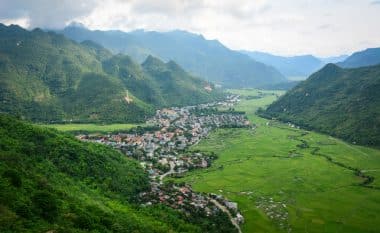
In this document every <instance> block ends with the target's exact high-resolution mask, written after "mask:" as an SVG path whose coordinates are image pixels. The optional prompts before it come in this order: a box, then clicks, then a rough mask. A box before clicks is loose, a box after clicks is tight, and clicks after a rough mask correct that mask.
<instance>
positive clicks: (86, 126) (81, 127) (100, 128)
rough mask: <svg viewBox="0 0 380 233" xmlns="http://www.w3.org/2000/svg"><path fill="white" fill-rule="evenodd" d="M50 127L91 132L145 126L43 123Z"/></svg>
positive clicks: (68, 130) (66, 130) (67, 130)
mask: <svg viewBox="0 0 380 233" xmlns="http://www.w3.org/2000/svg"><path fill="white" fill-rule="evenodd" d="M43 126H46V127H50V128H55V129H57V130H60V131H65V132H74V131H86V132H90V133H94V132H106V133H107V132H114V131H123V130H129V129H131V128H134V127H137V126H143V124H107V125H98V124H47V125H43Z"/></svg>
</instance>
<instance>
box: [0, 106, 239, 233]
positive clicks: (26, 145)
mask: <svg viewBox="0 0 380 233" xmlns="http://www.w3.org/2000/svg"><path fill="white" fill-rule="evenodd" d="M149 190H150V184H149V177H148V174H147V173H146V172H145V171H144V170H143V169H142V168H141V166H140V164H138V162H137V161H134V160H132V159H129V158H127V157H126V156H125V155H123V154H121V153H120V152H118V151H116V150H114V149H112V148H109V147H107V146H104V145H100V144H95V143H84V142H80V141H78V140H77V139H75V138H74V137H73V136H70V135H68V134H64V133H59V132H58V131H56V130H52V129H48V128H43V127H39V126H35V125H31V124H28V123H24V122H21V121H20V120H17V119H15V118H13V117H10V116H6V115H3V114H0V223H1V224H0V232H78V233H84V232H109V233H111V232H112V233H113V232H115V233H116V232H157V233H158V232H161V233H164V232H173V233H174V232H221V231H220V228H219V227H223V229H224V231H223V232H234V229H235V228H234V226H233V225H232V224H231V223H230V221H229V219H228V216H227V215H225V214H223V213H221V215H217V216H215V217H206V216H205V214H200V213H198V215H190V216H187V215H185V214H183V213H181V212H179V211H176V210H174V209H171V208H169V207H166V206H163V205H159V204H153V205H149V206H142V205H141V204H142V203H140V201H139V193H140V192H145V191H149Z"/></svg>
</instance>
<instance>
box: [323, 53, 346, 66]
mask: <svg viewBox="0 0 380 233" xmlns="http://www.w3.org/2000/svg"><path fill="white" fill-rule="evenodd" d="M348 57H349V56H348V55H340V56H333V57H319V58H318V59H319V60H321V61H322V62H323V63H325V64H329V63H338V62H342V61H344V60H346V59H347V58H348Z"/></svg>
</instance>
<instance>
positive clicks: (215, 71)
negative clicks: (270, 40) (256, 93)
mask: <svg viewBox="0 0 380 233" xmlns="http://www.w3.org/2000/svg"><path fill="white" fill-rule="evenodd" d="M59 32H60V33H63V34H64V35H66V36H67V37H69V38H72V39H74V40H76V41H78V42H82V41H84V40H93V41H95V42H97V43H99V44H101V45H103V46H104V47H106V48H108V49H110V50H111V51H113V52H114V53H119V52H121V53H125V54H128V55H130V56H132V57H133V58H134V59H137V60H138V61H140V62H142V61H143V60H145V58H146V57H147V56H149V55H153V56H156V57H159V58H160V59H163V60H164V61H169V60H174V61H176V62H177V63H178V64H179V65H181V66H182V67H184V68H185V69H186V70H187V71H190V72H191V73H193V74H196V75H199V76H201V77H205V78H206V79H207V80H209V81H213V82H215V83H218V84H221V85H223V86H225V87H247V86H248V87H258V86H261V85H264V84H273V83H278V82H284V81H285V78H284V77H283V76H282V75H281V74H280V73H279V72H278V71H277V70H276V69H274V68H273V67H270V66H267V65H265V64H263V63H260V62H256V61H254V60H252V59H250V58H249V57H248V56H247V55H243V54H241V53H239V52H235V51H232V50H230V49H228V48H226V47H225V46H223V45H222V44H221V43H220V42H218V41H216V40H206V39H205V38H203V36H201V35H196V34H192V33H189V32H186V31H171V32H151V31H143V30H138V31H133V32H129V33H127V32H122V31H91V30H88V29H86V28H83V27H78V26H69V27H66V28H65V29H64V30H63V31H59Z"/></svg>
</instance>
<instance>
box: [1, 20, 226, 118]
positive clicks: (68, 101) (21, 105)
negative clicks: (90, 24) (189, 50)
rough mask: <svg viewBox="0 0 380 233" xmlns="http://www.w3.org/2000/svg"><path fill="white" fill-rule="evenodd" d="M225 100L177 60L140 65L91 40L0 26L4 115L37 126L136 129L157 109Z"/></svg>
mask: <svg viewBox="0 0 380 233" xmlns="http://www.w3.org/2000/svg"><path fill="white" fill-rule="evenodd" d="M151 60H156V62H151ZM169 88H170V89H172V90H175V93H168V89H169ZM223 95H224V94H223V93H222V92H221V91H220V90H217V89H215V87H214V86H213V84H210V83H208V82H206V81H204V80H201V79H200V78H197V77H193V76H191V75H190V74H188V73H186V72H185V71H184V70H183V69H182V68H181V67H179V66H178V65H177V64H175V63H174V62H172V61H170V62H167V63H164V62H162V61H159V60H158V59H153V58H152V57H149V58H148V59H147V60H146V62H144V65H143V66H141V65H140V64H138V63H135V62H134V61H133V60H132V59H131V58H130V57H128V56H126V55H113V54H111V52H109V51H108V50H106V49H104V48H103V47H101V46H100V45H98V44H96V43H94V42H92V41H84V42H82V43H81V44H79V43H76V42H74V41H72V40H70V39H67V38H65V37H64V36H63V35H58V34H56V33H54V32H44V31H42V30H40V29H34V30H33V31H27V30H25V29H23V28H21V27H19V26H15V25H11V26H5V25H3V24H0V101H1V103H2V104H1V105H0V112H5V113H11V114H13V115H18V116H19V117H22V118H24V119H29V120H33V121H39V122H62V121H73V122H108V123H109V122H139V121H143V120H144V119H145V117H146V116H149V115H150V114H152V113H153V112H154V109H156V108H161V107H165V106H173V105H174V106H175V105H192V104H197V103H201V102H209V101H212V100H216V99H219V98H221V97H222V96H223Z"/></svg>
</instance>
